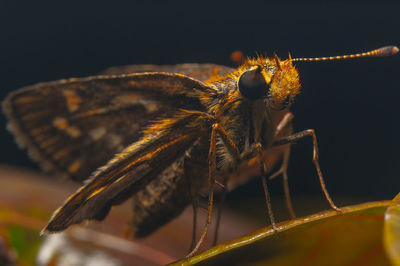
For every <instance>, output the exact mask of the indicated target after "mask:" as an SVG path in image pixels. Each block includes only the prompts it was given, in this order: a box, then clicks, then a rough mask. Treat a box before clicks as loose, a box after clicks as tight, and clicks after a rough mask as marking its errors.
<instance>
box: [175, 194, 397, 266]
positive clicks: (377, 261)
mask: <svg viewBox="0 0 400 266" xmlns="http://www.w3.org/2000/svg"><path fill="white" fill-rule="evenodd" d="M389 204H390V201H380V202H371V203H364V204H360V205H355V206H349V207H344V208H342V210H343V212H342V213H337V212H336V211H334V210H329V211H324V212H321V213H317V214H314V215H310V216H307V217H304V218H299V219H295V220H291V221H287V222H282V223H279V224H278V232H277V233H274V231H273V230H272V229H271V227H267V228H264V229H261V230H259V231H256V232H254V233H252V234H249V235H246V236H243V237H241V238H238V239H235V240H233V241H231V242H227V243H224V244H221V245H218V246H215V247H213V248H211V249H209V250H207V251H205V252H203V253H201V254H199V255H197V256H195V257H192V258H190V259H188V260H181V261H179V262H176V263H175V265H192V264H196V263H199V264H200V265H221V264H228V265H230V264H234V265H390V262H389V260H388V258H387V256H386V253H385V251H384V247H383V239H382V235H383V234H382V232H383V224H384V216H383V215H384V213H385V210H386V208H387V207H388V206H389ZM398 232H399V231H397V233H398Z"/></svg>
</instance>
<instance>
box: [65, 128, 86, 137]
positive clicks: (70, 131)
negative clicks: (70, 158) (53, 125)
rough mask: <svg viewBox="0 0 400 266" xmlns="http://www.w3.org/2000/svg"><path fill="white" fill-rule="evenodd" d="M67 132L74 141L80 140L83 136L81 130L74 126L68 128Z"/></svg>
mask: <svg viewBox="0 0 400 266" xmlns="http://www.w3.org/2000/svg"><path fill="white" fill-rule="evenodd" d="M66 132H67V134H68V135H69V136H70V137H71V138H73V139H76V138H79V137H80V136H81V135H82V132H81V131H80V130H79V128H77V127H74V126H70V127H68V128H67V129H66Z"/></svg>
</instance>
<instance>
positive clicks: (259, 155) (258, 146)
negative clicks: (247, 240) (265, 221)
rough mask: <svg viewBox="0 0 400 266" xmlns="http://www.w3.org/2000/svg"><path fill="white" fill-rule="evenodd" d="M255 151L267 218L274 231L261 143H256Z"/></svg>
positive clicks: (274, 226) (275, 229)
mask: <svg viewBox="0 0 400 266" xmlns="http://www.w3.org/2000/svg"><path fill="white" fill-rule="evenodd" d="M256 152H257V160H258V164H259V166H260V173H261V181H262V184H263V188H264V194H265V202H266V204H267V208H268V215H269V220H270V221H271V226H272V229H273V230H274V231H277V228H276V225H275V219H274V213H273V212H272V206H271V198H270V196H269V191H268V186H267V179H266V174H267V171H266V169H265V163H264V160H263V156H262V155H263V148H262V145H261V143H257V144H256Z"/></svg>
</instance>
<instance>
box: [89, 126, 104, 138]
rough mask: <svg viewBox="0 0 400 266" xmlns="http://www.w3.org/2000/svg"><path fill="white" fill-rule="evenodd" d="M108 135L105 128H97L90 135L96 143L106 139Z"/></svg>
mask: <svg viewBox="0 0 400 266" xmlns="http://www.w3.org/2000/svg"><path fill="white" fill-rule="evenodd" d="M106 133H107V130H106V129H105V128H104V127H96V128H95V129H92V130H90V132H89V135H90V137H91V138H92V139H93V140H94V141H98V140H99V139H101V138H102V137H104V136H105V135H106Z"/></svg>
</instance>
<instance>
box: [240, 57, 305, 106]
mask: <svg viewBox="0 0 400 266" xmlns="http://www.w3.org/2000/svg"><path fill="white" fill-rule="evenodd" d="M240 71H241V72H240V77H239V79H238V89H239V91H240V94H241V95H242V96H243V97H244V98H245V99H247V100H250V101H257V100H260V99H262V100H266V101H267V102H268V105H269V106H270V107H271V108H272V109H274V110H282V109H285V108H286V107H288V106H289V105H290V104H291V103H292V102H293V99H294V98H295V96H296V95H297V94H299V93H300V82H299V74H298V71H297V69H296V68H295V66H294V65H293V64H292V61H291V59H288V60H284V61H281V60H280V59H279V58H278V57H277V56H275V57H274V58H262V57H260V58H258V59H250V60H248V61H247V62H246V63H245V64H244V65H243V66H242V67H241V68H240Z"/></svg>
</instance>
